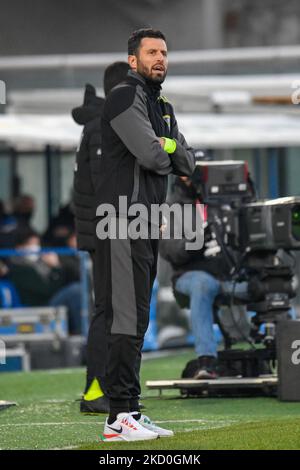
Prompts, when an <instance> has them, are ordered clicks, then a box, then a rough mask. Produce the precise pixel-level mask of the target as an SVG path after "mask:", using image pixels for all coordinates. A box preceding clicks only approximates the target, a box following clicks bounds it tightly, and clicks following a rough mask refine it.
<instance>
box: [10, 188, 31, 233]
mask: <svg viewBox="0 0 300 470" xmlns="http://www.w3.org/2000/svg"><path fill="white" fill-rule="evenodd" d="M12 207H13V212H12V215H13V216H14V217H15V219H16V220H17V227H18V228H24V227H25V228H30V229H31V230H33V227H32V225H31V223H32V217H33V215H34V212H35V207H36V204H35V199H34V197H33V196H30V195H29V194H20V195H19V196H17V197H16V198H15V199H14V200H13V203H12Z"/></svg>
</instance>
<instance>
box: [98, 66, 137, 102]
mask: <svg viewBox="0 0 300 470" xmlns="http://www.w3.org/2000/svg"><path fill="white" fill-rule="evenodd" d="M129 69H130V67H129V64H128V63H127V62H114V63H113V64H111V65H109V66H108V67H106V69H105V72H104V78H103V86H104V93H105V95H107V94H108V93H109V92H110V90H111V89H112V88H113V87H114V86H116V85H118V84H119V83H121V82H123V80H125V78H126V77H127V72H128V70H129Z"/></svg>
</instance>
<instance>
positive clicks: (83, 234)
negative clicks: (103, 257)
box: [72, 85, 104, 252]
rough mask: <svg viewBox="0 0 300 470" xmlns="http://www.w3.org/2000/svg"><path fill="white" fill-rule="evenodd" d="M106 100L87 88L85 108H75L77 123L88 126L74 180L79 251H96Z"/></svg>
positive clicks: (82, 141) (77, 160)
mask: <svg viewBox="0 0 300 470" xmlns="http://www.w3.org/2000/svg"><path fill="white" fill-rule="evenodd" d="M103 105H104V99H103V98H99V97H97V96H96V91H95V88H94V87H93V86H92V85H86V88H85V94H84V102H83V105H82V106H79V107H78V108H74V109H73V111H72V116H73V119H74V120H75V122H77V123H78V124H80V125H84V128H83V132H82V135H81V140H80V144H79V146H78V149H77V152H76V162H75V169H74V170H75V171H74V181H73V205H74V213H75V225H76V235H77V245H78V249H79V250H87V251H90V252H91V251H94V249H95V242H94V238H95V222H94V220H95V186H96V181H97V179H98V178H99V172H100V168H99V167H100V158H101V116H102V112H103Z"/></svg>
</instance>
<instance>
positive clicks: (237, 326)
mask: <svg viewBox="0 0 300 470" xmlns="http://www.w3.org/2000/svg"><path fill="white" fill-rule="evenodd" d="M236 283H237V279H235V280H234V282H233V286H232V291H231V296H230V309H229V311H230V315H231V319H232V322H233V324H234V326H235V327H236V329H237V331H238V332H239V333H240V335H241V337H242V338H243V339H244V340H245V341H246V342H247V343H248V344H250V346H251V348H252V349H254V350H256V349H257V348H256V347H255V346H254V344H253V341H251V340H250V338H249V337H248V336H246V335H245V334H244V332H243V331H242V330H241V329H240V326H239V324H238V322H237V321H236V320H235V318H234V314H233V306H234V292H235V286H236Z"/></svg>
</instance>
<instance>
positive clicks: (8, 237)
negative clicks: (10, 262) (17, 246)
mask: <svg viewBox="0 0 300 470" xmlns="http://www.w3.org/2000/svg"><path fill="white" fill-rule="evenodd" d="M16 227H17V220H16V218H15V217H13V216H12V215H10V214H8V213H7V212H6V210H5V206H4V203H3V201H1V200H0V248H11V247H12V246H13V237H12V234H13V232H14V230H15V229H16Z"/></svg>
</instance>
